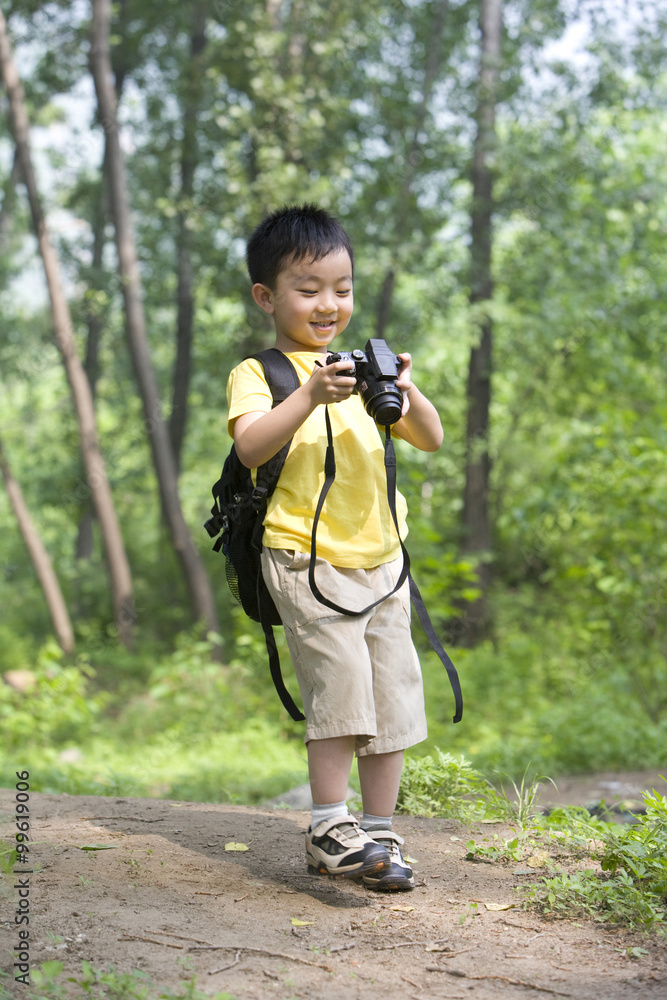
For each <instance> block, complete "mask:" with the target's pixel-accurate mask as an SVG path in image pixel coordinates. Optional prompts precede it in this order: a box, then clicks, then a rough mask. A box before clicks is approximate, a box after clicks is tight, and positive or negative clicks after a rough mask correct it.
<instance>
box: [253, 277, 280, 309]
mask: <svg viewBox="0 0 667 1000" xmlns="http://www.w3.org/2000/svg"><path fill="white" fill-rule="evenodd" d="M251 291H252V297H253V299H254V300H255V302H256V303H257V305H258V306H259V308H260V309H263V310H264V312H265V313H269V315H270V314H271V313H273V311H274V308H275V307H274V305H273V292H272V291H271V289H270V288H269V286H268V285H260V284H259V283H258V284H256V285H253V286H252V289H251Z"/></svg>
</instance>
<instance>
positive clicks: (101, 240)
mask: <svg viewBox="0 0 667 1000" xmlns="http://www.w3.org/2000/svg"><path fill="white" fill-rule="evenodd" d="M105 174H106V156H104V157H103V159H102V169H101V170H100V189H99V196H98V201H97V205H96V206H95V209H94V217H93V220H92V229H93V260H92V277H91V282H90V287H91V289H93V290H95V289H97V288H99V285H100V275H101V272H102V257H103V255H104V245H105V242H106V239H105V235H104V229H105V224H106V219H107V197H106V188H105ZM86 325H87V327H88V337H87V339H86V356H85V358H84V362H83V367H84V371H85V373H86V375H87V377H88V384H89V385H90V394H91V396H92V398H93V403H94V402H95V395H96V393H97V381H98V379H99V375H100V364H99V353H100V339H101V336H102V318H101V316H100V314H99V312H98V310H97V308H96V307H95V305H90V306H89V307H88V308H87V310H86ZM94 514H95V511H94V508H93V506H92V504H86V506H85V509H84V510H83V512H82V515H81V519H80V521H79V531H78V533H77V539H76V552H75V554H76V558H77V559H90V558H91V557H92V554H93V521H94Z"/></svg>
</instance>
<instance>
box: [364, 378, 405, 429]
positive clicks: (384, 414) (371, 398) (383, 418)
mask: <svg viewBox="0 0 667 1000" xmlns="http://www.w3.org/2000/svg"><path fill="white" fill-rule="evenodd" d="M361 395H362V399H363V401H364V405H365V406H366V412H367V413H368V415H369V417H372V418H373V420H376V421H377V423H378V424H380V425H381V426H382V427H386V426H387V425H388V424H395V423H396V421H397V420H400V419H401V412H402V410H403V393H402V392H401V390H400V389H397V388H396V386H395V385H387V386H385V385H376V386H375V387H374V389H371V388H370V386H368V385H367V386H366V387H365V388H364V389H363V390H362V393H361Z"/></svg>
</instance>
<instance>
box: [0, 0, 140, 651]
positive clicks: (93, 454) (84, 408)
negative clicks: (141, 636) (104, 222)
mask: <svg viewBox="0 0 667 1000" xmlns="http://www.w3.org/2000/svg"><path fill="white" fill-rule="evenodd" d="M0 63H1V64H2V75H3V80H4V83H5V86H6V88H7V93H8V96H9V118H10V125H11V130H12V135H13V137H14V141H15V143H16V149H17V152H18V156H19V162H20V171H21V177H22V179H23V182H24V183H25V186H26V188H27V191H28V199H29V201H30V211H31V213H32V220H33V226H34V229H35V234H36V236H37V241H38V243H39V250H40V254H41V256H42V261H43V263H44V272H45V275H46V283H47V286H48V289H49V298H50V302H51V314H52V318H53V328H54V332H55V338H56V342H57V344H58V347H59V348H60V351H61V354H62V357H63V360H64V363H65V371H66V373H67V378H68V380H69V384H70V388H71V390H72V397H73V400H74V407H75V410H76V415H77V420H78V424H79V431H80V434H81V449H82V452H83V461H84V466H85V470H86V478H87V483H88V488H89V490H90V492H91V496H92V498H93V502H94V503H95V509H96V511H97V516H98V518H99V521H100V526H101V529H102V537H103V540H104V547H105V550H106V554H107V560H108V564H109V571H110V574H111V584H112V591H113V604H114V615H115V619H116V624H117V627H118V631H119V637H120V639H121V641H122V642H123V643H125V644H126V645H129V644H130V643H131V639H132V626H133V623H134V620H135V613H134V599H133V595H132V577H131V574H130V566H129V563H128V560H127V556H126V554H125V547H124V545H123V538H122V535H121V532H120V526H119V524H118V518H117V516H116V509H115V507H114V503H113V498H112V496H111V489H110V486H109V480H108V478H107V474H106V468H105V464H104V460H103V458H102V453H101V451H100V446H99V442H98V438H97V428H96V425H95V410H94V407H93V400H92V396H91V393H90V386H89V384H88V379H87V378H86V373H85V372H84V370H83V365H82V364H81V361H80V359H79V357H78V355H77V353H76V343H75V340H74V332H73V329H72V320H71V317H70V313H69V307H68V305H67V300H66V298H65V295H64V292H63V288H62V284H61V281H60V274H59V268H58V259H57V256H56V253H55V250H54V249H53V246H52V245H51V242H50V240H49V235H48V231H47V228H46V222H45V219H44V213H43V211H42V206H41V201H40V198H39V194H38V191H37V184H36V181H35V174H34V171H33V166H32V158H31V155H30V144H29V132H28V116H27V114H26V110H25V97H24V93H23V86H22V84H21V81H20V79H19V76H18V73H17V71H16V67H15V65H14V60H13V57H12V51H11V46H10V43H9V37H8V35H7V23H6V21H5V18H4V15H3V14H2V11H0Z"/></svg>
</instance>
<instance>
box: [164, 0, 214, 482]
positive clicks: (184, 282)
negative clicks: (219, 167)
mask: <svg viewBox="0 0 667 1000" xmlns="http://www.w3.org/2000/svg"><path fill="white" fill-rule="evenodd" d="M205 47H206V10H205V8H204V5H203V4H197V6H196V7H195V11H194V24H193V28H192V36H191V38H190V62H189V65H188V67H187V70H186V79H185V93H184V95H183V101H182V119H183V139H182V145H181V193H180V207H179V210H178V235H177V249H176V274H177V279H178V287H177V291H176V300H177V301H176V305H177V319H176V361H175V363H174V377H173V395H172V406H171V414H170V417H169V435H170V438H171V444H172V448H173V450H174V459H175V461H176V471H177V473H178V472H180V467H181V454H182V451H183V442H184V440H185V428H186V424H187V418H188V393H189V389H190V372H191V367H192V324H193V319H194V293H193V288H192V234H191V230H190V225H189V216H190V206H191V204H192V194H193V189H194V176H195V170H196V167H197V162H198V150H197V115H198V113H199V106H200V104H201V95H202V75H203V74H202V53H203V51H204V49H205Z"/></svg>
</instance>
